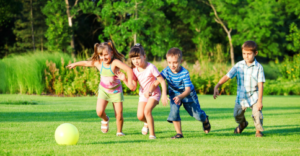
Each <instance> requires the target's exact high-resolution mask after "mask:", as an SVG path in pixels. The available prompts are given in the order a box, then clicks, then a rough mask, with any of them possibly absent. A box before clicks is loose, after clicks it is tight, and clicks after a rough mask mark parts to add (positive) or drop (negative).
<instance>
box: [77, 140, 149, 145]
mask: <svg viewBox="0 0 300 156" xmlns="http://www.w3.org/2000/svg"><path fill="white" fill-rule="evenodd" d="M149 141H152V140H124V141H104V142H101V141H99V142H92V143H81V144H82V145H93V144H105V145H107V144H118V143H125V144H127V143H143V142H149Z"/></svg>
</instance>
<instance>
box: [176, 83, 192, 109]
mask: <svg viewBox="0 0 300 156" xmlns="http://www.w3.org/2000/svg"><path fill="white" fill-rule="evenodd" d="M190 93H191V87H185V90H184V92H183V93H181V94H180V95H178V96H176V97H174V98H173V100H174V102H175V104H177V105H180V101H181V99H183V98H185V97H186V96H188V95H189V94H190Z"/></svg>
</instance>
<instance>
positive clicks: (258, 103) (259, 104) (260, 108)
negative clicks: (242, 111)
mask: <svg viewBox="0 0 300 156" xmlns="http://www.w3.org/2000/svg"><path fill="white" fill-rule="evenodd" d="M257 109H258V110H259V111H261V110H262V109H263V105H262V103H261V102H259V101H258V102H257Z"/></svg>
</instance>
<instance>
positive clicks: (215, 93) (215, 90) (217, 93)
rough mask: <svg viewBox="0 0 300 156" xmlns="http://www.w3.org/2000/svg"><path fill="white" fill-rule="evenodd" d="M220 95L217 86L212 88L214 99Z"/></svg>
mask: <svg viewBox="0 0 300 156" xmlns="http://www.w3.org/2000/svg"><path fill="white" fill-rule="evenodd" d="M219 95H220V93H219V90H218V88H216V87H215V88H214V99H216V98H217V96H219Z"/></svg>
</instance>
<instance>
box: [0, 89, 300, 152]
mask: <svg viewBox="0 0 300 156" xmlns="http://www.w3.org/2000/svg"><path fill="white" fill-rule="evenodd" d="M96 100H97V98H96V97H49V96H34V95H3V94H2V95H1V94H0V147H1V148H0V155H300V102H299V101H300V97H299V96H265V97H264V101H263V102H264V103H263V104H264V109H263V114H264V128H265V132H264V134H265V137H264V138H255V137H254V135H255V128H254V125H253V121H252V119H251V110H250V109H249V110H247V112H246V118H247V120H248V121H250V122H249V123H250V124H249V126H248V128H247V129H245V131H244V132H243V133H242V134H240V135H235V134H233V130H234V128H235V127H236V126H237V124H236V123H235V121H234V118H233V106H234V100H235V96H220V97H218V99H217V100H213V98H212V96H211V95H209V96H199V101H200V104H201V107H202V109H203V110H205V111H206V113H207V114H208V115H209V116H210V121H211V124H212V130H211V132H210V133H209V134H205V133H204V132H203V130H202V124H201V123H200V122H198V121H196V120H194V118H192V117H190V116H189V115H188V114H187V113H186V111H185V110H184V109H183V108H181V118H182V129H183V133H184V137H185V138H184V139H178V140H172V139H170V137H171V136H173V135H175V130H174V127H173V125H172V124H170V123H168V122H166V119H167V116H168V113H169V106H167V107H164V106H162V105H161V104H160V105H158V106H157V107H156V108H155V109H154V111H153V115H154V120H155V130H156V136H157V139H156V140H149V139H148V136H144V135H142V134H141V128H142V126H143V123H142V122H140V121H138V119H137V118H136V110H137V102H138V97H137V96H125V102H124V119H125V122H124V127H123V132H124V133H125V134H126V136H124V137H116V124H115V118H114V111H113V107H112V105H111V104H110V105H108V107H107V110H106V112H107V113H108V115H109V116H110V117H111V122H110V129H109V132H108V133H107V134H103V133H102V132H101V130H100V126H101V125H100V119H99V118H98V117H97V115H96V112H95V107H96ZM62 123H72V124H73V125H75V126H76V127H77V128H78V130H79V133H80V136H79V141H78V143H77V145H73V146H59V145H57V144H56V142H55V139H54V132H55V129H56V128H57V127H58V126H59V125H60V124H62Z"/></svg>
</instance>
